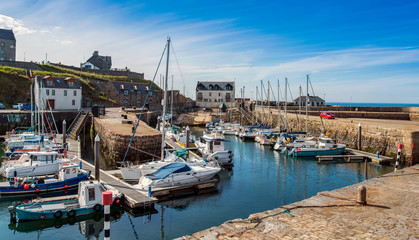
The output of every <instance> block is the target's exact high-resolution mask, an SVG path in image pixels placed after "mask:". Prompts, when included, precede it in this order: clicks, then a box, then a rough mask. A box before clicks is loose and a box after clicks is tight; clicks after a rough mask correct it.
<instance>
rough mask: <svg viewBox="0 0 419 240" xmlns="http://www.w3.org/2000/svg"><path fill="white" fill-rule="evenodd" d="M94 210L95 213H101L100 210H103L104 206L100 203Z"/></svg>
mask: <svg viewBox="0 0 419 240" xmlns="http://www.w3.org/2000/svg"><path fill="white" fill-rule="evenodd" d="M93 210H95V212H99V211H100V210H102V206H101V205H100V204H99V203H98V204H96V205H95V206H94V207H93Z"/></svg>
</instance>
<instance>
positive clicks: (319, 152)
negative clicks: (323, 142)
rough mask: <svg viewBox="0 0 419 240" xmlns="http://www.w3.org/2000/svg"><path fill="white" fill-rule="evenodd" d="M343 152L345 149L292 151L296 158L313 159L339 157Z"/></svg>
mask: <svg viewBox="0 0 419 240" xmlns="http://www.w3.org/2000/svg"><path fill="white" fill-rule="evenodd" d="M344 151H345V147H338V148H333V149H313V148H310V149H297V150H296V151H294V153H293V154H294V156H296V157H315V156H326V155H341V154H342V153H343V152H344Z"/></svg>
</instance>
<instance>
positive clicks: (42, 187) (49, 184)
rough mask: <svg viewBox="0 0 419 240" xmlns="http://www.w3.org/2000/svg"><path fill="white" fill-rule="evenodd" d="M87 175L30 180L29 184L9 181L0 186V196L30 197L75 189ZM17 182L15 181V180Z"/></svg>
mask: <svg viewBox="0 0 419 240" xmlns="http://www.w3.org/2000/svg"><path fill="white" fill-rule="evenodd" d="M88 178H89V173H81V174H79V175H78V176H77V177H75V178H71V179H67V180H63V181H59V180H57V179H54V178H41V179H36V178H35V179H31V180H30V182H27V183H23V184H22V182H21V181H15V180H14V179H13V181H9V186H0V196H3V195H8V196H12V195H30V194H38V193H44V192H52V191H59V190H66V189H70V188H76V187H77V186H78V184H79V182H81V181H86V180H88ZM16 180H17V179H16Z"/></svg>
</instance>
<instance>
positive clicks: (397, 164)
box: [394, 143, 403, 171]
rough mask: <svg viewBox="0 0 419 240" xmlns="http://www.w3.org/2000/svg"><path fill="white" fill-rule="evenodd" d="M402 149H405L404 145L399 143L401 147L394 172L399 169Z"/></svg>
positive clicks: (398, 149) (398, 150)
mask: <svg viewBox="0 0 419 240" xmlns="http://www.w3.org/2000/svg"><path fill="white" fill-rule="evenodd" d="M402 148H403V144H401V143H399V146H398V147H397V159H396V166H395V168H394V171H397V169H398V168H399V163H400V154H401V152H402Z"/></svg>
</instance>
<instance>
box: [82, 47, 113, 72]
mask: <svg viewBox="0 0 419 240" xmlns="http://www.w3.org/2000/svg"><path fill="white" fill-rule="evenodd" d="M81 66H82V68H85V69H105V70H109V69H111V67H112V59H111V57H110V56H100V55H99V52H98V51H94V52H93V56H91V57H90V58H89V59H87V61H86V62H85V63H82V64H81Z"/></svg>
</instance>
